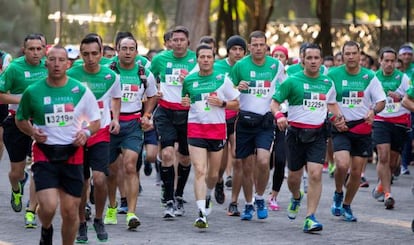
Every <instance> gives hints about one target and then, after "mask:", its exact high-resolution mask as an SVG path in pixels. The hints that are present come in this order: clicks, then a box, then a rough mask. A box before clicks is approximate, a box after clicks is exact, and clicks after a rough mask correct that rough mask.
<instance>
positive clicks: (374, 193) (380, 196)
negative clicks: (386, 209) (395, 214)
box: [371, 187, 384, 202]
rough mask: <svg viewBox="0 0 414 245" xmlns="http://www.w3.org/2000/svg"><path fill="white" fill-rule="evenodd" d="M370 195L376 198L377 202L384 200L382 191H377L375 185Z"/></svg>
mask: <svg viewBox="0 0 414 245" xmlns="http://www.w3.org/2000/svg"><path fill="white" fill-rule="evenodd" d="M371 194H372V197H373V198H374V199H375V200H377V201H378V202H383V201H384V192H379V191H378V190H377V187H375V188H374V189H372V192H371Z"/></svg>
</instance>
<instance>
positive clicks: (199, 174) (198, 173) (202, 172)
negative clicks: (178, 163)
mask: <svg viewBox="0 0 414 245" xmlns="http://www.w3.org/2000/svg"><path fill="white" fill-rule="evenodd" d="M206 174H207V172H206V169H205V168H203V167H195V168H194V175H195V177H196V178H197V179H198V178H203V177H205V176H206Z"/></svg>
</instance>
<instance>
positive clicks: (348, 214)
mask: <svg viewBox="0 0 414 245" xmlns="http://www.w3.org/2000/svg"><path fill="white" fill-rule="evenodd" d="M343 212H344V213H343V216H344V220H345V221H349V222H356V221H357V217H355V216H354V215H353V214H352V209H351V207H350V206H345V207H343Z"/></svg>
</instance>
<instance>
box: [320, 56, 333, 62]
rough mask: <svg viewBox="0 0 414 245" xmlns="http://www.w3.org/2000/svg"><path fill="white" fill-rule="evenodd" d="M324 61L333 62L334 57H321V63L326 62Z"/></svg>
mask: <svg viewBox="0 0 414 245" xmlns="http://www.w3.org/2000/svg"><path fill="white" fill-rule="evenodd" d="M326 60H329V61H334V57H333V56H332V55H326V56H324V57H323V61H326Z"/></svg>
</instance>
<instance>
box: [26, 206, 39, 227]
mask: <svg viewBox="0 0 414 245" xmlns="http://www.w3.org/2000/svg"><path fill="white" fill-rule="evenodd" d="M24 227H25V228H36V227H37V223H36V214H35V213H34V212H33V211H30V210H26V214H25V215H24Z"/></svg>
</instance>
